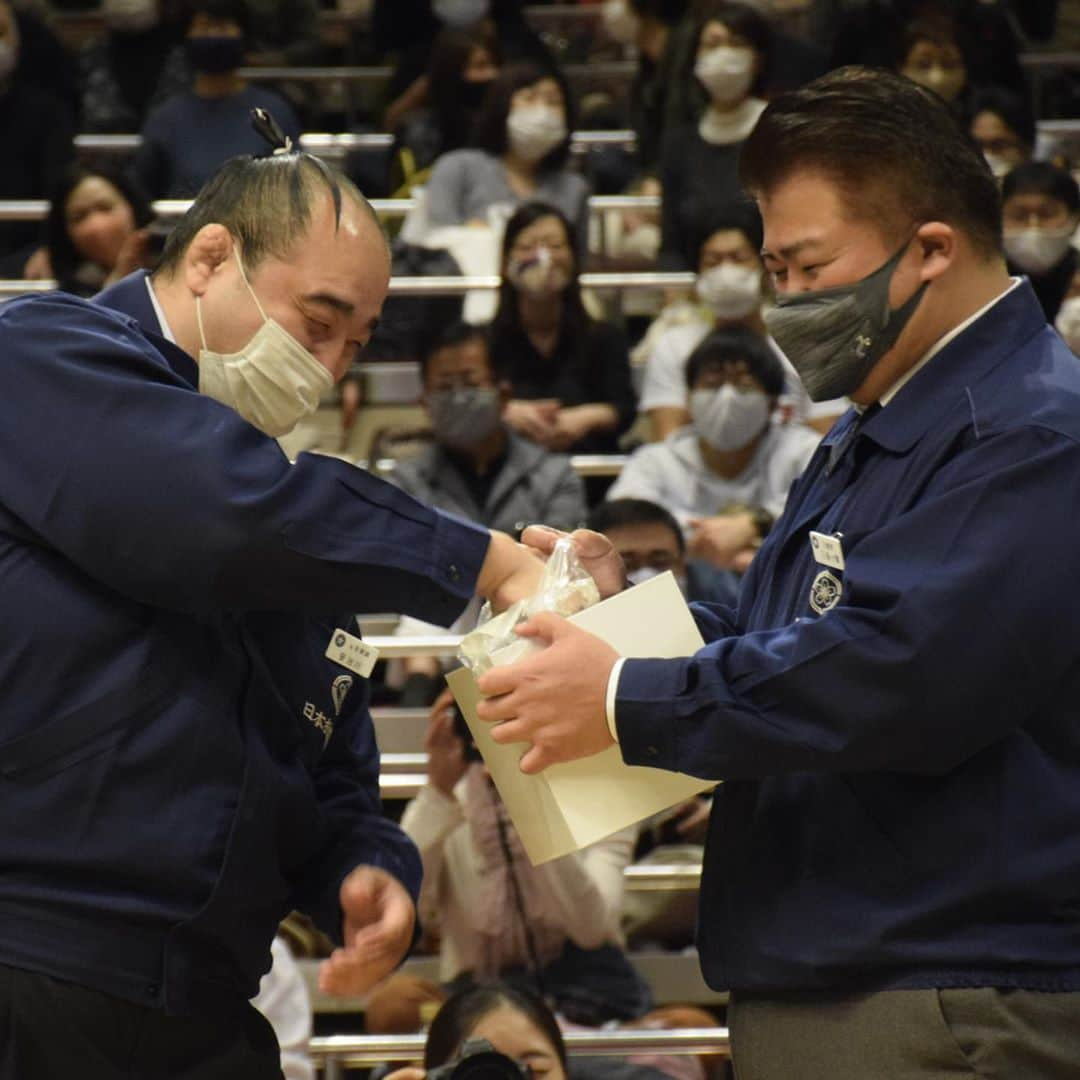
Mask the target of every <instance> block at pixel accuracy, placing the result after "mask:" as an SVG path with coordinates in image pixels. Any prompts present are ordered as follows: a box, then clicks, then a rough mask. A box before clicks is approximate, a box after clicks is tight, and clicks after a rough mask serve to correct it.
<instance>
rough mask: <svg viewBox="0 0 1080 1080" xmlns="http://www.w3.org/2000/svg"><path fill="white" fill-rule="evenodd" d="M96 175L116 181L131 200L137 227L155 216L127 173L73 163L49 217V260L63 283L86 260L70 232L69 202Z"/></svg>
mask: <svg viewBox="0 0 1080 1080" xmlns="http://www.w3.org/2000/svg"><path fill="white" fill-rule="evenodd" d="M92 177H100V178H101V179H102V180H105V181H107V182H108V183H110V184H112V186H113V187H114V188H116V190H117V191H118V192H120V195H121V196H122V197H123V198H124V199H125V200H127V202H128V204H129V205H130V206H131V216H132V217H133V218H134V219H135V228H136V229H141V228H143V227H144V226H145V225H149V224H150V222H151V220H152V219H153V216H154V214H153V211H152V210H151V208H150V200H149V199H147V197H146V195H145V194H144V193H143V191H142V189H141V188H140V187H139V186H138V184H136V183H135V181H134V180H132V179H131V177H130V176H128V174H127V173H125V172H121V171H120V170H119V169H113V168H110V167H109V166H107V165H101V166H96V165H95V166H91V165H86V164H82V163H79V162H76V163H75V164H74V165H71V166H69V167H68V169H67V170H66V171H65V172H64V175H63V176H62V177H61V179H60V182H59V183H58V184H57V185H56V188H55V189H54V190H53V191H52V192H51V194H50V196H49V200H50V201H49V215H48V217H47V218H46V219H45V242H46V244H47V245H48V248H49V260H50V261H51V262H52V268H53V274H54V275H55V276H56V278H57V279H58V280H59V281H60V282H61V283H64V282H70V281H71V279H72V278H73V277H74V276H75V271H76V270H78V268H79V266H80V264H81V263H82V262H83V258H82V256H81V255H80V254H79V253H78V251H76V249H75V245H74V244H73V243H72V240H71V233H70V232H69V231H68V224H67V201H68V199H69V198H70V197H71V193H72V192H73V191H74V190H75V189H76V188H77V187H78V186H79V185H80V184H81V183H82V182H83V181H84V180H89V179H91V178H92Z"/></svg>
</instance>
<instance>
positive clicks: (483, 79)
mask: <svg viewBox="0 0 1080 1080" xmlns="http://www.w3.org/2000/svg"><path fill="white" fill-rule="evenodd" d="M498 73H499V52H498V42H497V41H496V40H495V39H494V38H493V37H492V36H491V35H490V33H489V32H488V31H487V30H486V29H485V28H484V27H483V24H481V26H479V27H477V28H474V29H470V30H452V29H449V28H447V29H445V30H443V31H442V33H441V34H439V36H438V37H437V38H436V39H435V46H434V48H433V49H432V51H431V61H430V63H429V64H428V70H427V77H426V80H425V83H424V87H423V94H422V103H421V104H420V105H419V106H418V107H416V108H414V109H413V110H412V111H411V112H408V113H406V114H405V115H404V116H403V118H402V119H401V121H400V123H396V124H394V125H393V126H394V127H395V128H396V130H395V132H394V142H395V159H394V176H393V179H392V182H391V188H392V189H394V190H395V193H396V197H398V198H402V197H404V196H406V195H407V194H408V193H409V191H411V189H412V188H413V187H414V186H415V185H419V184H424V183H425V182H426V181H427V179H428V176H429V170H430V167H431V165H432V163H433V162H434V161H435V159H436V158H437V157H439V156H440V155H441V154H446V153H449V152H450V151H451V150H460V149H461V148H462V147H464V146H465V145H466V143H467V142H468V141H469V136H470V134H471V132H472V129H473V126H474V125H475V123H476V118H477V115H478V114H479V111H480V104H481V102H482V101H483V100H484V95H485V93H486V92H487V90H488V88H489V87H490V86H491V84H492V82H493V81H494V79H495V77H496V76H497V75H498Z"/></svg>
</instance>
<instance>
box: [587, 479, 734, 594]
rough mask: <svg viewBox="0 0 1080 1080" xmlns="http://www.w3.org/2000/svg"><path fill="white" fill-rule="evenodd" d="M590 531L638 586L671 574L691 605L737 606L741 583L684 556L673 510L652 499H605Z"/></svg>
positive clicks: (593, 513) (593, 516) (589, 524)
mask: <svg viewBox="0 0 1080 1080" xmlns="http://www.w3.org/2000/svg"><path fill="white" fill-rule="evenodd" d="M586 528H589V529H592V530H593V531H594V532H598V533H603V534H604V535H605V536H606V537H607V538H608V539H609V540H610V541H611V542H612V544H613V545H614V546H615V550H616V551H617V552H618V553H619V555H620V556H621V557H622V561H623V565H624V566H625V567H626V579H627V581H629V582H630V584H631V585H640V584H641V583H642V582H643V581H649V580H650V579H651V578H654V577H656V576H657V575H658V574H663V573H666V572H667V571H668V570H670V571H671V572H672V573H673V574H674V575H675V580H676V581H677V582H678V583H679V588H680V589H681V590H682V594H683V596H685V597H686V599H687V601H690V602H692V601H708V602H711V603H716V604H733V603H734V602H735V597H736V592H737V591H738V581H737V580H736V579H735V577H734V576H733V575H732V574H730V573H728V572H726V571H717V570H716V569H715V568H713V567H711V566H706V565H704V564H702V563H701V562H698V561H688V560H687V557H686V537H685V536H684V535H683V531H682V527H681V526H680V525H679V523H678V521H676V520H675V518H674V517H673V516H672V514H671V512H670V511H668V510H666V509H665V508H664V507H662V506H660V505H659V504H658V503H654V502H649V500H648V499H628V498H623V499H606V500H605V501H604V502H602V503H599V504H598V505H597V506H595V507H594V508H593V509H592V510H591V511H590V513H589V517H588V521H587V523H586Z"/></svg>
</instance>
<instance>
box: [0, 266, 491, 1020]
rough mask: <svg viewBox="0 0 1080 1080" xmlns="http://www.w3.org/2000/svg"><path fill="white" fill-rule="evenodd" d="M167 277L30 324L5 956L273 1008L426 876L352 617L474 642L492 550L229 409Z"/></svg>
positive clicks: (67, 306)
mask: <svg viewBox="0 0 1080 1080" xmlns="http://www.w3.org/2000/svg"><path fill="white" fill-rule="evenodd" d="M159 329H160V328H159V325H158V322H157V319H156V317H155V316H154V312H153V308H152V306H151V304H150V299H149V295H148V293H147V290H146V284H145V278H144V276H143V275H137V276H135V277H132V278H128V279H125V281H123V282H121V283H120V284H118V285H117V286H115V287H114V288H113V289H110V290H108V291H107V292H106V293H104V294H102V296H101V297H99V298H98V300H97V301H96V302H88V301H83V300H78V299H75V298H74V297H70V296H65V295H63V294H59V293H57V294H47V295H43V296H40V297H35V298H32V299H23V300H16V301H13V302H12V303H10V304H7V305H5V306H4V307H3V308H2V309H0V387H2V391H0V597H2V598H3V600H2V604H3V619H2V620H0V702H2V706H0V821H2V827H0V963H5V964H10V965H15V966H20V967H24V968H27V969H31V970H35V971H39V972H44V973H46V974H50V975H53V976H56V977H59V978H63V979H67V980H70V981H74V982H76V983H80V984H83V985H86V986H90V987H95V988H98V989H101V990H104V991H106V992H109V993H112V994H115V995H118V996H121V997H124V998H128V999H130V1000H134V1001H140V1002H142V1003H144V1004H147V1005H150V1006H153V1007H157V1008H163V1009H165V1010H167V1011H169V1012H175V1013H187V1012H193V1011H203V1010H210V1009H220V1008H222V1007H225V1006H227V1005H229V1004H230V1003H232V1004H235V1003H237V1002H243V1001H244V1000H245V999H246V998H248V997H250V996H251V995H252V994H254V993H255V991H256V990H257V987H258V980H259V977H260V975H261V974H262V972H263V971H264V970H265V969H266V968H267V967H268V966H269V962H270V954H269V946H270V941H271V939H272V937H273V935H274V932H275V929H276V925H277V922H278V921H279V920H280V919H281V918H282V917H283V916H284V915H285V914H286V913H287V912H288V911H289V910H290V909H292V908H299V909H301V910H305V911H307V912H309V913H310V914H311V915H312V916H313V917H314V918H315V919H316V921H317V922H318V923H319V924H320V925H321V927H322V928H323V929H324V930H325V931H326V932H327V933H329V934H330V935H331V936H332V937H334V938H336V939H338V940H340V934H341V910H340V907H339V904H338V889H339V885H340V883H341V881H342V879H343V877H344V876H345V875H346V874H347V873H348V872H349V870H351V869H352V868H353V867H354V866H356V865H358V864H361V863H366V864H371V865H375V866H379V867H383V868H385V869H386V870H388V871H389V872H390V873H392V874H393V875H395V876H396V877H397V878H398V879H399V880H400V881H401V882H402V883H403V884H404V885H405V886H406V887H407V888H408V889H409V890H410V892H411V893H412V894H413V896H414V898H415V896H416V893H417V891H418V889H419V884H420V861H419V858H418V856H417V853H416V850H415V848H414V847H413V845H412V844H411V842H410V841H409V840H408V839H407V837H405V835H404V834H403V833H402V832H401V831H400V830H399V829H398V828H397V826H395V825H393V824H392V823H390V822H389V821H387V820H385V819H384V818H383V817H382V815H381V813H380V804H379V789H378V777H379V756H378V751H377V749H376V746H375V741H374V735H373V730H372V725H371V720H370V716H369V714H368V711H367V685H366V682H365V680H362V679H360V678H359V677H358V676H354V675H353V674H352V673H350V672H349V671H347V670H346V669H345V668H343V667H340V666H338V665H337V664H335V663H333V662H331V661H330V660H328V659H327V658H326V656H325V655H324V653H325V650H326V648H327V646H328V644H329V642H330V636H331V633H332V632H333V631H334V629H335V628H337V627H346V626H350V625H351V628H352V630H353V631H354V632H356V626H355V619H354V618H352V616H351V614H350V616H348V617H346V616H342V615H340V614H338V613H340V612H349V613H353V612H363V611H385V610H405V611H409V612H411V613H412V614H415V615H417V616H419V617H420V618H424V619H429V620H433V621H436V622H443V623H446V622H448V621H450V620H452V619H453V618H455V617H456V615H457V614H458V613H459V612H460V610H461V609H462V608H463V607H464V605H465V603H466V602H467V600H468V598H469V596H470V595H471V594H472V592H473V590H474V587H475V581H476V578H477V575H478V572H479V567H480V565H481V563H482V561H483V558H484V555H485V553H486V550H487V543H488V534H487V532H486V531H485V530H481V529H477V528H476V527H474V526H472V525H469V524H466V523H464V522H459V521H458V520H456V519H454V518H451V517H449V516H447V515H443V514H440V513H437V512H436V511H433V510H431V509H429V508H428V507H425V506H423V505H422V504H420V503H418V502H416V501H414V500H413V499H411V498H409V497H408V496H407V495H405V494H403V493H402V492H399V491H398V490H397V489H395V488H393V487H391V486H390V485H389V484H385V483H382V482H381V481H379V480H377V479H375V478H373V477H371V476H368V475H367V474H365V473H363V472H362V471H360V470H358V469H355V468H352V467H351V466H349V465H347V464H345V463H344V462H338V461H333V460H330V459H328V458H317V457H314V456H311V455H306V454H305V455H301V457H300V458H299V460H298V461H297V462H296V463H295V464H294V465H290V464H289V462H288V460H287V459H286V458H285V456H284V455H283V454H282V452H281V450H280V448H279V447H278V445H277V444H276V443H275V442H274V441H273V440H272V439H269V438H267V437H266V436H264V435H262V434H261V433H260V432H259V431H257V430H256V429H255V428H253V427H252V426H251V425H250V424H248V423H246V422H245V421H243V420H242V419H241V418H240V417H239V416H238V415H237V413H236V412H234V411H233V410H232V409H229V408H226V407H225V406H223V405H220V404H218V403H217V402H215V401H213V400H211V399H210V398H208V397H206V396H205V395H202V394H199V393H198V391H197V389H196V386H197V381H198V374H197V368H196V366H195V364H194V362H193V361H192V359H191V358H190V357H189V356H187V354H185V353H184V352H182V351H181V350H180V349H178V348H176V347H175V346H173V345H171V344H170V343H169V342H167V341H165V340H164V338H162V337H160V336H159V335H158V330H159Z"/></svg>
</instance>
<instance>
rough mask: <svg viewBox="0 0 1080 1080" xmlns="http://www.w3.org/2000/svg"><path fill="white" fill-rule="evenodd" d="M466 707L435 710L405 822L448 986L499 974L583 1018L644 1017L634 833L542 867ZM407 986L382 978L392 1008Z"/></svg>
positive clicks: (424, 916) (424, 913) (442, 701)
mask: <svg viewBox="0 0 1080 1080" xmlns="http://www.w3.org/2000/svg"><path fill="white" fill-rule="evenodd" d="M459 715H460V714H458V713H457V711H456V708H455V707H454V706H453V702H452V698H451V697H450V694H449V691H447V692H446V693H445V694H444V695H443V696H441V697H440V698H439V699H438V700H437V701H436V702H435V704H434V706H433V707H432V710H431V716H430V721H429V725H428V732H427V736H426V738H425V741H424V745H425V749H426V750H427V754H428V766H427V773H428V779H427V783H426V784H425V785H424V787H422V788H421V789H420V791H419V793H418V794H417V796H416V798H414V799H413V800H412V801H411V802H410V803H409V804H408V806H407V807H406V808H405V813H404V814H403V816H402V820H401V824H402V828H404V829H405V831H406V832H407V833H408V834H409V836H410V837H411V838H412V840H413V841H414V842H415V843H416V846H417V847H418V848H419V850H420V857H421V859H422V860H423V864H424V883H423V886H422V888H421V893H420V902H419V910H420V917H421V920H422V921H423V924H424V926H425V927H428V928H435V929H436V930H437V933H438V936H439V941H440V953H439V955H440V962H439V978H440V981H441V982H442V983H443V984H444V985H445V984H451V988H455V987H457V986H467V985H470V984H472V983H475V982H485V981H491V980H492V979H495V978H501V979H510V980H512V981H513V982H515V984H516V985H519V986H526V987H535V986H536V985H537V984H538V983H540V984H542V985H543V987H544V990H545V993H546V995H547V996H548V997H549V999H550V1000H552V1001H553V1002H554V1003H555V1005H556V1007H557V1008H558V1011H559V1012H560V1013H561V1014H562V1015H563V1016H565V1017H566V1018H567V1019H568V1020H572V1021H574V1022H576V1023H582V1024H589V1025H597V1026H598V1025H600V1024H602V1023H605V1022H607V1021H610V1020H632V1019H635V1018H636V1017H639V1016H641V1015H643V1014H644V1013H645V1012H646V1011H647V1010H648V1008H649V1005H650V994H649V989H648V987H647V986H646V984H645V983H644V982H643V980H642V979H641V976H640V975H638V973H637V972H636V970H635V969H634V968H633V966H632V965H631V964H630V962H629V960H628V959H627V958H626V955H625V953H624V952H623V949H622V938H621V932H620V929H619V918H620V912H621V910H622V899H623V892H624V876H623V871H624V870H625V869H626V866H627V865H628V863H629V862H630V859H631V856H632V855H633V850H634V840H635V838H636V835H637V830H636V829H635V828H633V827H631V828H629V829H624V830H622V831H620V832H618V833H615V834H614V835H613V836H610V837H608V838H607V839H605V840H602V841H599V842H598V843H596V844H592V845H590V846H589V847H587V848H585V849H584V850H582V851H579V852H574V853H572V854H570V855H565V856H563V857H562V858H558V859H553V860H551V861H550V862H546V863H543V864H541V865H540V866H533V865H532V863H531V862H530V861H529V859H528V857H527V856H526V854H525V849H524V847H523V846H522V843H521V840H520V838H519V837H518V834H517V831H516V829H515V828H514V826H513V823H512V822H511V821H510V819H509V815H508V814H507V811H506V808H505V806H504V805H503V802H502V800H501V798H500V797H499V794H498V792H497V791H496V789H495V787H494V785H493V784H492V782H491V779H490V777H489V776H488V773H487V770H486V769H485V768H484V767H483V765H482V763H481V762H480V761H479V754H478V752H477V751H476V748H475V746H474V745H472V743H471V739H468V738H466V737H463V732H464V733H466V734H467V729H465V728H464V724H463V721H461V720H460V719H457V717H459ZM408 982H409V980H408V979H407V978H405V977H401V978H400V979H399V980H397V984H396V988H395V979H393V978H391V979H390V980H389V981H388V983H387V984H384V987H383V990H382V991H381V992H380V994H379V996H380V997H381V998H382V999H383V1000H382V1007H383V1008H384V1009H387V1010H388V1011H389V1003H390V1002H392V1001H395V1000H400V997H399V992H400V990H401V989H402V988H404V987H407V986H408ZM407 996H408V998H409V999H410V1000H411V999H412V998H413V995H412V994H411V992H409V993H408V994H407ZM378 1011H379V1010H376V1016H377V1014H378ZM392 1011H394V1012H397V1013H400V1007H399V1008H396V1009H393V1010H392ZM416 1019H417V1020H418V1019H419V1017H417V1018H416ZM399 1022H400V1021H399ZM373 1026H374V1021H371V1022H370V1023H369V1024H368V1030H369V1031H370V1030H372V1027H373Z"/></svg>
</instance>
